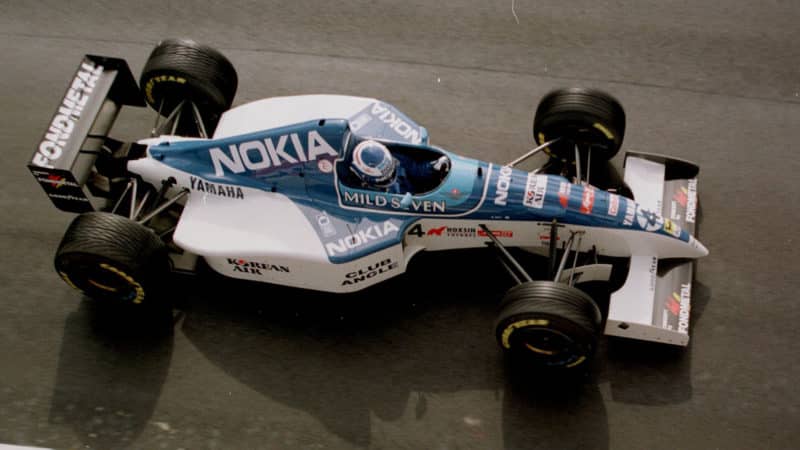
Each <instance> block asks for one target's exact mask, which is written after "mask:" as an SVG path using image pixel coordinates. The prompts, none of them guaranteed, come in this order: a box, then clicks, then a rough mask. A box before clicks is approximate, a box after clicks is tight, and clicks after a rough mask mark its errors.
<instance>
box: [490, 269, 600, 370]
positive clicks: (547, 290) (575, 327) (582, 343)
mask: <svg viewBox="0 0 800 450" xmlns="http://www.w3.org/2000/svg"><path fill="white" fill-rule="evenodd" d="M601 320H602V317H601V313H600V310H599V308H598V307H597V305H596V304H595V302H594V301H593V300H592V299H591V297H589V295H587V294H586V293H585V292H583V291H581V290H580V289H578V288H575V287H572V286H568V285H565V284H561V283H554V282H552V281H530V282H526V283H522V284H519V285H517V286H514V287H513V288H511V289H509V291H508V292H507V293H506V295H505V297H504V298H503V301H502V302H501V304H500V314H499V315H498V318H497V322H496V323H495V336H496V337H497V342H498V343H499V344H500V347H501V348H502V349H503V350H504V351H506V352H508V353H509V354H511V355H513V356H517V357H522V358H525V359H526V360H527V361H530V362H532V363H534V364H535V365H537V366H541V367H547V368H558V369H572V368H576V367H580V366H582V365H584V363H585V362H587V361H588V360H590V359H591V356H592V355H593V354H594V351H595V349H596V347H597V334H598V331H599V327H600V322H601Z"/></svg>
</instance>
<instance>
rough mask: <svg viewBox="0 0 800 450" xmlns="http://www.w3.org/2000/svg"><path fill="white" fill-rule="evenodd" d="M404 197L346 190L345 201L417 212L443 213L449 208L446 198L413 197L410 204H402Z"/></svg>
mask: <svg viewBox="0 0 800 450" xmlns="http://www.w3.org/2000/svg"><path fill="white" fill-rule="evenodd" d="M402 200H403V198H402V197H397V196H389V195H382V194H373V193H363V192H345V193H344V201H345V202H350V203H353V204H356V205H361V206H376V207H379V208H384V207H390V208H392V209H411V210H412V211H416V212H427V213H443V212H445V211H446V210H447V202H445V201H444V200H417V199H411V203H410V204H409V205H408V206H404V205H403V204H402Z"/></svg>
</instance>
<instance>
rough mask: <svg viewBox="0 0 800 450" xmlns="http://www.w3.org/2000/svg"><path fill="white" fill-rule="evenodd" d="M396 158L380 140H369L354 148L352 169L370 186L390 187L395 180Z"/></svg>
mask: <svg viewBox="0 0 800 450" xmlns="http://www.w3.org/2000/svg"><path fill="white" fill-rule="evenodd" d="M395 168H396V164H395V160H394V158H392V154H391V153H390V152H389V149H388V148H386V146H385V145H383V144H381V143H380V142H377V141H373V140H367V141H364V142H361V143H359V144H358V145H356V148H355V149H353V163H352V165H351V169H352V170H353V172H354V173H355V174H356V175H357V176H358V178H360V179H361V181H363V182H364V183H365V184H367V185H368V186H376V187H388V186H389V185H391V184H392V183H393V182H394V178H395Z"/></svg>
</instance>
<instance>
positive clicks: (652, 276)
mask: <svg viewBox="0 0 800 450" xmlns="http://www.w3.org/2000/svg"><path fill="white" fill-rule="evenodd" d="M657 271H658V258H656V257H655V256H653V258H652V259H650V291H651V292H653V291H655V290H656V272H657Z"/></svg>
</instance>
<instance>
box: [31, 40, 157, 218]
mask: <svg viewBox="0 0 800 450" xmlns="http://www.w3.org/2000/svg"><path fill="white" fill-rule="evenodd" d="M122 105H130V106H145V103H144V99H143V97H142V95H141V93H140V92H139V88H138V87H137V85H136V81H135V80H134V78H133V74H131V71H130V68H128V64H127V63H126V62H125V60H123V59H119V58H110V57H105V56H96V55H86V56H84V58H83V60H82V61H81V63H80V65H79V66H78V69H77V71H76V72H75V75H74V76H73V77H72V81H71V82H70V84H69V85H68V86H67V90H66V92H65V93H64V96H63V98H62V99H61V103H60V104H59V106H58V109H57V110H56V112H55V114H54V115H53V118H52V119H51V120H50V123H49V125H48V127H47V129H46V130H45V132H44V135H43V136H42V139H41V141H40V142H39V145H38V146H37V148H36V151H35V152H34V153H33V156H32V157H31V161H30V162H29V163H28V168H29V169H30V171H31V173H33V176H34V177H35V178H36V181H38V182H39V184H40V185H41V186H42V188H43V189H44V191H45V192H46V193H47V195H48V196H49V197H50V200H51V201H52V202H53V204H54V205H55V206H56V207H57V208H58V209H61V210H63V211H69V212H85V211H91V210H92V209H94V208H93V207H92V204H91V203H90V202H89V197H88V196H87V193H86V192H85V191H84V185H85V184H86V180H87V179H88V178H89V176H90V174H91V172H92V168H93V167H94V163H95V160H96V159H97V156H98V155H99V154H100V152H101V151H102V147H103V144H104V142H105V140H106V137H107V136H108V132H109V130H110V129H111V126H112V125H113V123H114V120H116V118H117V114H118V113H119V110H120V108H121V107H122Z"/></svg>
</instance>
